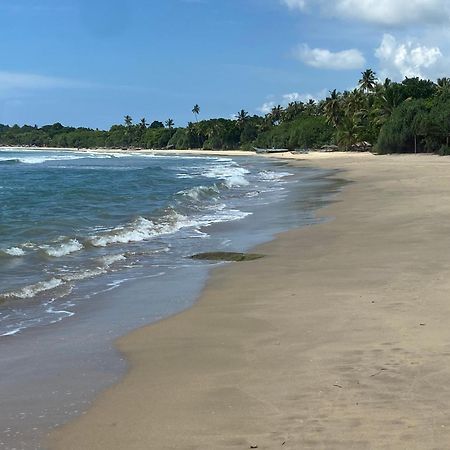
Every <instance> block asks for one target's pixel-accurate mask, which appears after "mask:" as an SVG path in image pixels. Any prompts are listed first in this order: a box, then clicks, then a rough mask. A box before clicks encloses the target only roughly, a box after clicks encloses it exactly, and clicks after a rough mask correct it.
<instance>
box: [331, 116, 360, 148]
mask: <svg viewBox="0 0 450 450" xmlns="http://www.w3.org/2000/svg"><path fill="white" fill-rule="evenodd" d="M358 131H359V127H358V125H357V124H356V123H355V121H354V119H353V118H352V117H348V116H345V117H344V118H343V120H342V122H341V123H340V125H339V129H338V132H337V134H336V139H337V142H338V144H339V146H340V147H342V148H343V149H344V150H351V149H352V147H353V146H354V145H355V144H356V143H357V142H358Z"/></svg>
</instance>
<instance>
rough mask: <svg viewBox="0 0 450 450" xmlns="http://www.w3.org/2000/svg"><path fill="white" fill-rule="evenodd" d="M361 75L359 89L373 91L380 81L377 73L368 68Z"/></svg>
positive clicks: (367, 91) (366, 91)
mask: <svg viewBox="0 0 450 450" xmlns="http://www.w3.org/2000/svg"><path fill="white" fill-rule="evenodd" d="M361 75H362V77H361V79H360V80H359V89H360V90H361V91H363V92H365V93H369V92H373V91H374V89H375V86H376V85H377V81H378V80H377V76H376V73H375V72H374V71H373V70H372V69H367V70H365V71H364V72H361Z"/></svg>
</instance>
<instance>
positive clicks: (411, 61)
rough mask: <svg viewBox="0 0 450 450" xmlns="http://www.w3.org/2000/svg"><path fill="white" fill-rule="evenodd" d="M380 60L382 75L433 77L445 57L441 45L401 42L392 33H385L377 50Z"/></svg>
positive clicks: (376, 53)
mask: <svg viewBox="0 0 450 450" xmlns="http://www.w3.org/2000/svg"><path fill="white" fill-rule="evenodd" d="M375 56H376V57H377V58H378V59H379V61H380V67H381V74H382V76H389V77H391V78H394V79H396V78H404V77H421V78H423V77H433V76H434V75H435V73H434V72H435V70H436V69H438V68H439V64H440V62H441V61H442V59H443V54H442V52H441V49H440V48H439V47H427V46H425V45H421V44H420V43H417V42H413V41H411V40H407V41H405V42H399V41H398V40H397V39H396V38H395V37H394V36H392V35H391V34H385V35H384V36H383V39H382V41H381V44H380V46H379V47H378V48H377V49H376V51H375Z"/></svg>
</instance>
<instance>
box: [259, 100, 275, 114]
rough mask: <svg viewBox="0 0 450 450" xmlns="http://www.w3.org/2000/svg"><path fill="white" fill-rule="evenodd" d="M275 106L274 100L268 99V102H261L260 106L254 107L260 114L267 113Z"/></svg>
mask: <svg viewBox="0 0 450 450" xmlns="http://www.w3.org/2000/svg"><path fill="white" fill-rule="evenodd" d="M274 106H275V102H274V101H270V102H265V103H263V104H262V106H260V107H259V108H256V109H257V111H259V112H260V113H262V114H269V113H270V111H272V108H273V107H274Z"/></svg>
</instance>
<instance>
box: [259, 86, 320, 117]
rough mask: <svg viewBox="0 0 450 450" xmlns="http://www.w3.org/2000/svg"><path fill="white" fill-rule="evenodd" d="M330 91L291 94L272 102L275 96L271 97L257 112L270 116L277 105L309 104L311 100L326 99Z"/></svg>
mask: <svg viewBox="0 0 450 450" xmlns="http://www.w3.org/2000/svg"><path fill="white" fill-rule="evenodd" d="M327 93H328V90H327V89H322V90H321V91H319V92H317V93H315V94H310V93H306V94H301V93H300V92H290V93H288V94H283V95H282V96H281V98H279V99H278V101H276V100H272V99H273V96H270V97H269V99H268V101H266V102H265V103H263V105H262V106H260V107H259V108H257V111H259V112H260V113H262V114H268V113H270V112H271V111H272V108H273V107H274V106H277V105H281V106H283V107H284V106H287V105H288V104H289V103H292V102H303V103H307V102H308V101H309V100H314V101H315V102H317V101H319V100H322V99H324V98H325V97H326V96H327Z"/></svg>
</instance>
